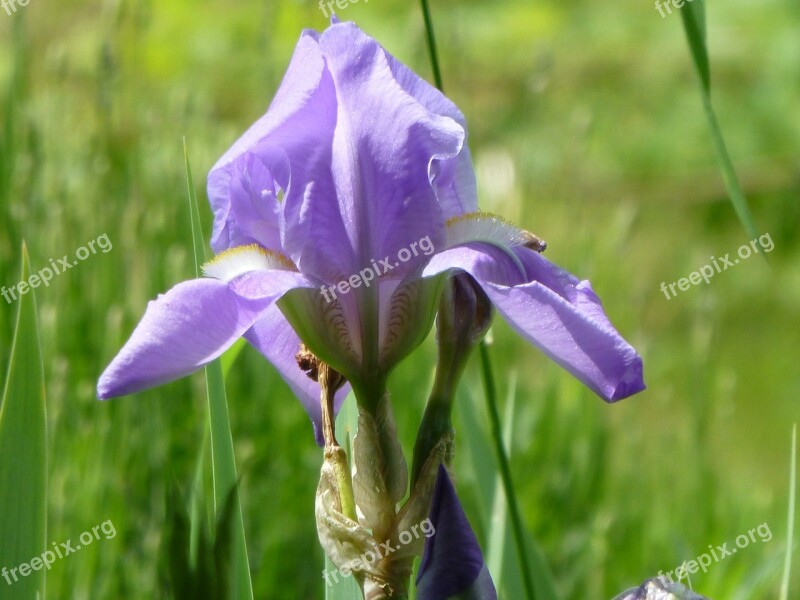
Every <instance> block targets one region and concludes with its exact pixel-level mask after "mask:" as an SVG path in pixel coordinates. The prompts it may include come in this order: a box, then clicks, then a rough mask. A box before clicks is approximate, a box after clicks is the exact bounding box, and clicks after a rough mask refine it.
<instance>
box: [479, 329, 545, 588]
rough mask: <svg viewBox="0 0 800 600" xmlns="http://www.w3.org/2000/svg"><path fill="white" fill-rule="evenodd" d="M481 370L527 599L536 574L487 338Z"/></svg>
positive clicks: (481, 346)
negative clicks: (504, 440) (518, 497)
mask: <svg viewBox="0 0 800 600" xmlns="http://www.w3.org/2000/svg"><path fill="white" fill-rule="evenodd" d="M480 352H481V370H482V371H483V385H484V390H485V392H486V407H487V409H488V411H489V421H490V424H491V428H492V440H493V441H494V448H495V453H496V454H497V462H498V464H499V465H500V477H501V478H502V480H503V489H504V491H505V494H506V499H507V500H508V509H509V512H510V513H511V522H512V524H513V525H514V543H515V545H516V547H517V557H518V558H519V562H520V569H521V571H522V580H523V583H524V584H525V593H526V596H527V597H528V600H533V599H534V598H535V593H534V588H533V577H531V573H530V562H529V561H528V550H527V548H526V546H525V535H524V533H525V529H524V527H523V524H522V517H521V515H520V512H519V504H518V503H517V496H516V494H515V493H514V481H513V480H512V478H511V467H510V465H509V461H508V456H507V454H506V449H505V445H504V444H503V430H502V427H501V426H500V414H499V413H498V410H497V392H496V390H495V385H494V375H493V374H492V364H491V361H490V360H489V348H488V346H487V345H486V342H485V341H481V345H480Z"/></svg>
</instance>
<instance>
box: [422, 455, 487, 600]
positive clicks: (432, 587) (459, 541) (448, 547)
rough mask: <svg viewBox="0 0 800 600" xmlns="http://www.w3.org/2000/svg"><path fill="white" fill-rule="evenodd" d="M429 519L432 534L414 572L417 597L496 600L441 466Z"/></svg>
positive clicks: (468, 529)
mask: <svg viewBox="0 0 800 600" xmlns="http://www.w3.org/2000/svg"><path fill="white" fill-rule="evenodd" d="M430 520H431V523H432V524H433V527H434V531H435V533H434V534H433V535H432V536H431V537H429V538H428V539H427V540H426V542H425V553H424V554H423V555H422V563H421V564H420V566H419V574H418V575H417V598H418V599H419V600H447V599H448V598H456V597H457V598H474V599H475V600H497V591H496V590H495V588H494V583H493V582H492V578H491V576H490V575H489V570H488V569H487V568H486V563H485V562H484V561H483V554H482V553H481V548H480V546H479V545H478V540H476V539H475V534H474V533H473V532H472V528H471V527H470V525H469V521H467V517H466V515H465V514H464V510H463V509H462V508H461V504H460V503H459V501H458V496H457V495H456V490H455V489H454V488H453V484H452V482H451V481H450V476H449V475H448V474H447V469H445V468H444V466H443V465H440V466H439V475H438V477H437V479H436V487H435V489H434V491H433V501H432V503H431V513H430Z"/></svg>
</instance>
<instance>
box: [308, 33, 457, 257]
mask: <svg viewBox="0 0 800 600" xmlns="http://www.w3.org/2000/svg"><path fill="white" fill-rule="evenodd" d="M320 47H321V48H322V50H323V53H324V55H325V58H326V60H327V64H328V67H329V69H330V72H331V75H332V77H333V81H334V85H335V87H336V98H337V104H338V115H337V125H336V132H335V134H334V139H333V155H332V158H333V162H332V169H333V176H334V183H335V185H336V191H337V195H338V201H339V211H340V212H341V213H342V214H343V215H345V222H346V224H347V228H348V235H349V237H350V240H351V243H352V245H353V248H354V249H355V250H356V255H357V257H358V259H359V264H357V265H354V267H355V268H359V267H360V268H363V267H364V266H366V265H367V264H369V261H370V260H371V259H373V258H375V259H379V258H383V257H384V256H390V257H394V256H396V255H397V252H398V251H399V250H401V249H403V248H406V247H407V246H408V245H409V244H410V243H411V242H413V241H416V240H419V239H421V238H424V237H425V236H429V237H430V239H431V240H432V242H433V244H434V246H435V247H437V246H439V245H441V242H442V241H443V236H444V218H443V211H442V207H441V206H440V205H439V203H438V200H437V197H436V192H435V190H434V189H433V187H432V186H431V175H432V173H431V172H430V169H431V166H432V163H435V162H436V161H439V160H445V159H452V158H455V157H456V156H457V155H458V154H459V153H460V152H461V150H462V148H463V144H464V140H465V137H466V133H465V131H464V128H463V126H462V125H461V124H459V123H458V122H457V121H455V120H454V119H452V118H450V117H448V116H443V115H439V114H436V113H433V112H431V111H430V110H428V108H427V107H426V106H424V105H423V104H421V103H420V102H419V100H418V99H416V98H415V97H413V96H411V95H409V94H408V93H407V92H406V90H404V89H403V87H402V86H401V85H400V84H399V83H398V82H397V81H396V80H395V78H394V73H393V72H392V68H391V64H390V59H389V55H388V53H387V52H386V51H385V50H384V49H383V48H382V47H381V46H380V45H379V44H378V43H377V42H376V41H375V40H374V39H372V38H371V37H369V36H367V35H366V34H364V33H363V32H362V31H361V30H360V29H358V27H356V26H355V25H353V24H352V23H340V24H337V25H333V26H331V27H330V28H328V29H327V30H325V32H324V33H323V34H322V36H321V37H320ZM309 208H310V207H309ZM421 260H422V257H417V258H416V260H415V259H412V260H411V261H409V262H408V263H407V264H405V265H400V270H401V272H406V271H409V270H413V268H414V266H415V263H418V262H421Z"/></svg>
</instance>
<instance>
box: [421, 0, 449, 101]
mask: <svg viewBox="0 0 800 600" xmlns="http://www.w3.org/2000/svg"><path fill="white" fill-rule="evenodd" d="M421 1H422V17H423V18H424V19H425V34H426V37H427V41H428V53H429V54H430V57H431V68H432V69H433V81H434V83H435V84H436V87H437V88H439V91H440V92H444V87H443V86H442V72H441V70H440V69H439V56H438V54H437V52H436V38H435V37H434V35H433V21H432V20H431V11H430V9H429V8H428V0H421Z"/></svg>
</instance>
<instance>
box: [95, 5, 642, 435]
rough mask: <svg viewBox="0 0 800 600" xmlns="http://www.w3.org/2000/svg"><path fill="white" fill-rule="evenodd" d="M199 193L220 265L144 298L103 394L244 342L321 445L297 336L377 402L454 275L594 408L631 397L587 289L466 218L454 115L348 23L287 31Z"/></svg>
mask: <svg viewBox="0 0 800 600" xmlns="http://www.w3.org/2000/svg"><path fill="white" fill-rule="evenodd" d="M208 195H209V199H210V203H211V207H212V209H213V211H214V228H213V234H212V240H211V245H212V247H213V249H214V251H215V253H217V256H216V258H214V259H213V260H212V261H211V262H210V263H209V264H207V265H206V266H205V267H204V272H205V275H206V277H204V278H200V279H193V280H190V281H185V282H182V283H179V284H178V285H176V286H175V287H173V288H172V289H171V290H169V291H168V292H167V293H166V294H164V295H161V296H159V297H158V298H157V299H156V300H154V301H152V302H150V304H149V305H148V307H147V311H146V312H145V314H144V317H143V318H142V320H141V322H140V323H139V325H138V326H137V327H136V329H135V330H134V332H133V334H132V335H131V337H130V339H129V340H128V341H127V343H126V344H125V345H124V347H123V348H122V350H121V351H120V352H119V354H118V355H117V356H116V357H115V358H114V359H113V361H112V362H111V364H110V365H109V366H108V367H107V369H106V370H105V372H104V373H103V374H102V376H101V377H100V380H99V383H98V390H97V391H98V396H99V397H100V398H109V397H113V396H120V395H124V394H130V393H133V392H137V391H140V390H143V389H145V388H149V387H152V386H155V385H158V384H162V383H165V382H168V381H172V380H174V379H177V378H179V377H183V376H185V375H187V374H189V373H191V372H193V371H195V370H196V369H198V368H200V367H202V366H203V365H205V364H207V363H209V362H210V361H212V360H214V359H215V358H217V357H218V356H220V355H221V354H222V353H223V352H224V351H225V350H226V349H227V348H228V347H230V346H231V344H233V343H234V342H235V341H236V340H237V339H238V338H240V337H242V336H244V337H245V338H246V339H247V341H248V342H250V344H252V345H253V346H254V347H255V348H256V349H257V350H258V351H259V352H261V353H262V354H263V355H264V356H265V357H266V358H267V360H268V361H270V362H271V363H272V364H273V365H274V366H275V368H276V369H277V370H278V371H279V372H280V373H281V375H282V376H283V378H284V379H285V381H286V382H287V383H288V385H289V386H290V387H291V388H292V390H293V391H294V393H295V394H296V395H297V397H298V398H299V399H300V400H301V402H302V403H303V405H304V407H305V408H306V410H307V411H308V414H309V416H310V417H311V420H312V422H313V423H314V424H315V429H316V431H317V438H318V440H319V439H320V435H319V432H320V427H319V424H320V404H319V384H317V383H315V382H314V381H311V380H310V379H308V378H307V377H306V375H305V374H304V373H303V372H302V371H301V370H300V369H299V368H298V366H297V364H296V362H295V354H296V353H297V351H298V348H299V346H300V342H301V340H302V342H303V343H305V344H306V346H308V348H309V349H310V350H311V351H312V352H314V354H316V355H317V356H318V357H319V358H320V359H321V360H323V361H325V362H327V363H328V364H329V365H331V366H332V367H333V368H335V369H336V370H337V371H339V372H340V373H342V374H343V375H344V376H345V377H346V378H347V380H348V381H349V383H350V384H351V385H352V387H353V389H354V391H355V393H356V396H357V398H359V402H362V401H363V402H365V403H366V404H367V405H369V404H370V403H372V404H374V403H375V402H377V399H379V398H380V397H381V395H382V393H383V390H384V389H385V383H386V378H387V377H388V375H389V373H390V371H391V370H392V368H393V367H394V366H395V365H396V364H397V363H398V362H399V361H400V360H401V359H402V358H403V357H405V356H406V355H407V354H408V353H409V352H411V351H412V350H413V349H414V348H415V347H416V346H417V345H418V344H419V343H421V341H422V340H423V339H424V338H425V336H426V335H427V333H428V331H429V330H430V327H431V324H432V321H433V318H434V316H435V311H436V306H437V299H438V295H439V291H440V289H441V284H442V281H443V279H444V278H446V277H449V276H451V275H454V274H458V273H467V274H469V275H470V276H471V277H473V278H474V279H475V281H476V282H477V283H478V284H479V285H480V286H481V288H482V289H483V290H484V292H485V293H486V295H487V296H488V297H489V299H490V300H491V302H492V303H493V304H494V306H495V308H496V309H497V312H498V313H499V314H501V315H502V316H503V317H504V319H505V320H506V321H507V322H508V323H509V324H510V325H511V327H513V328H514V329H515V330H516V331H517V332H518V333H519V334H520V335H521V336H522V337H523V338H524V339H526V340H527V341H528V342H530V343H532V344H533V345H535V346H537V347H538V348H539V349H540V350H541V351H543V352H544V353H545V354H546V355H547V356H548V357H550V358H551V359H553V360H554V361H555V362H556V363H558V364H559V365H561V366H562V367H563V368H565V369H566V370H568V371H569V372H570V373H572V374H573V375H574V376H575V377H577V378H578V379H580V380H581V381H582V382H583V383H585V384H586V385H587V386H588V387H590V388H591V389H592V390H594V391H595V392H596V393H597V394H598V395H600V396H601V397H602V398H604V399H605V400H607V401H614V400H619V399H621V398H625V397H626V396H629V395H631V394H634V393H636V392H639V391H640V390H642V389H644V383H643V381H642V361H641V359H640V357H639V356H638V355H637V353H636V351H635V350H634V349H633V348H632V347H631V345H630V344H628V343H627V342H626V341H625V340H624V339H623V338H622V337H621V336H620V334H619V333H618V332H617V331H616V330H615V329H614V327H613V326H612V325H611V323H610V322H609V320H608V318H607V317H606V315H605V313H604V312H603V308H602V306H601V303H600V300H599V299H598V297H597V296H596V295H595V293H594V291H592V288H591V286H590V285H589V283H588V282H587V281H580V280H578V279H577V278H576V277H574V276H572V275H571V274H569V273H567V272H565V271H564V270H562V269H560V268H559V267H557V266H555V265H554V264H552V263H551V262H549V261H548V260H547V259H546V258H544V257H543V256H542V255H541V254H540V251H541V250H543V249H544V244H543V243H542V242H541V241H540V240H539V239H538V238H537V237H536V236H534V235H532V234H530V233H528V232H527V231H524V230H522V229H519V228H517V227H514V226H512V225H510V224H508V223H506V222H505V221H503V220H502V219H501V218H499V217H496V216H493V215H489V214H485V213H481V212H479V211H478V204H477V198H476V187H475V176H474V171H473V166H472V161H471V158H470V152H469V149H468V147H467V129H466V122H465V119H464V116H463V115H462V113H461V112H460V111H459V109H458V108H457V107H456V106H455V104H453V102H451V101H450V100H449V99H448V98H446V97H445V96H444V95H443V94H442V93H440V92H439V91H438V90H436V89H435V88H433V87H432V86H430V85H429V84H428V83H426V82H425V81H423V80H422V79H421V78H420V77H418V76H417V75H416V74H414V73H413V72H412V71H411V70H410V69H409V68H408V67H406V66H404V65H403V64H401V63H400V62H398V61H397V60H396V59H395V58H394V57H392V56H391V55H390V54H389V53H388V52H387V51H386V50H385V49H384V48H383V47H381V46H380V45H379V44H378V43H377V42H376V41H375V40H374V39H372V38H371V37H369V36H367V35H366V34H365V33H363V32H362V31H361V30H360V29H359V28H358V27H356V26H355V25H354V24H352V23H340V22H338V21H336V20H334V21H333V22H332V24H331V25H330V27H328V28H327V29H326V30H325V31H323V32H322V33H318V32H315V31H304V32H303V33H302V35H301V36H300V40H299V42H298V44H297V47H296V49H295V52H294V55H293V57H292V59H291V62H290V64H289V67H288V70H287V72H286V74H285V77H284V79H283V82H282V83H281V85H280V88H279V90H278V91H277V94H276V96H275V98H274V100H273V102H272V104H271V106H270V107H269V109H268V110H267V112H266V114H264V116H262V117H261V118H260V119H259V120H258V121H257V122H256V123H255V124H254V125H253V126H252V127H251V128H250V129H249V130H248V131H247V132H246V133H245V134H244V135H243V136H242V137H241V138H240V139H239V140H238V141H237V142H236V143H235V144H233V146H232V147H231V148H230V149H229V150H228V151H227V152H226V153H225V154H224V155H223V156H222V158H220V159H219V161H218V162H217V163H216V165H214V167H213V168H212V169H211V172H210V174H209V177H208ZM367 270H370V272H371V278H370V274H369V273H368V272H367ZM368 279H369V281H367V280H368ZM346 393H347V389H346V388H345V389H342V390H340V392H339V394H338V396H337V400H338V402H341V399H342V398H343V397H344V395H346ZM337 408H338V406H337Z"/></svg>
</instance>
